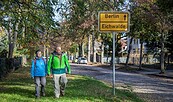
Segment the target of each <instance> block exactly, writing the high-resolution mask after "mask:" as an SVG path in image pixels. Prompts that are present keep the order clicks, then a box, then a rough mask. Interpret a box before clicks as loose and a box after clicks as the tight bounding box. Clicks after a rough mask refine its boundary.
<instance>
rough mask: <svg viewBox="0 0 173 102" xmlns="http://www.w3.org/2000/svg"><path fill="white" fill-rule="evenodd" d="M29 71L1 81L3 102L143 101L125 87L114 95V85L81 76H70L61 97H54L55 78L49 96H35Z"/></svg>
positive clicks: (49, 79)
mask: <svg viewBox="0 0 173 102" xmlns="http://www.w3.org/2000/svg"><path fill="white" fill-rule="evenodd" d="M29 70H30V69H29V68H20V69H18V70H17V71H15V72H14V73H11V74H10V75H9V76H8V77H6V78H4V79H3V80H1V81H0V100H1V102H35V101H36V102H143V101H142V100H141V99H139V98H138V97H137V96H136V95H135V94H133V93H131V92H129V91H125V90H116V95H115V96H113V95H112V94H111V90H112V88H111V87H110V86H108V85H106V84H105V83H102V82H100V81H97V80H95V79H92V78H90V77H84V76H78V75H68V84H67V88H66V94H65V96H63V97H60V98H59V99H55V98H54V89H53V80H52V79H51V78H47V85H46V96H45V97H41V98H40V99H35V96H34V92H35V85H34V82H33V80H32V79H31V78H30V74H29Z"/></svg>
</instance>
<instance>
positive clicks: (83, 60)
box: [77, 57, 88, 64]
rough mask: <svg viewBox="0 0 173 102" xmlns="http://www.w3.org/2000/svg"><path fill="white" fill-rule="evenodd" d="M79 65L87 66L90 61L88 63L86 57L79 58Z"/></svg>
mask: <svg viewBox="0 0 173 102" xmlns="http://www.w3.org/2000/svg"><path fill="white" fill-rule="evenodd" d="M77 63H78V64H87V63H88V61H87V59H86V58H84V57H80V58H78V61H77Z"/></svg>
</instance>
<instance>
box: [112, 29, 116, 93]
mask: <svg viewBox="0 0 173 102" xmlns="http://www.w3.org/2000/svg"><path fill="white" fill-rule="evenodd" d="M115 35H116V33H115V32H113V57H112V58H113V61H112V65H113V68H112V70H113V74H112V77H113V78H112V83H113V95H115V40H116V38H115Z"/></svg>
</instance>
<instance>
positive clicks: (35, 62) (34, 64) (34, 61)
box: [34, 57, 46, 66]
mask: <svg viewBox="0 0 173 102" xmlns="http://www.w3.org/2000/svg"><path fill="white" fill-rule="evenodd" d="M42 60H43V61H44V64H46V61H45V59H44V58H43V57H42ZM34 66H36V58H34Z"/></svg>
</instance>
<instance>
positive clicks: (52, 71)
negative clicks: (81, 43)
mask: <svg viewBox="0 0 173 102" xmlns="http://www.w3.org/2000/svg"><path fill="white" fill-rule="evenodd" d="M35 54H36V58H35V59H34V60H33V61H32V66H31V77H32V78H33V79H34V82H35V96H36V98H40V95H41V96H45V86H46V76H47V75H48V76H50V77H51V76H52V75H53V81H54V93H55V98H59V97H60V96H64V94H65V87H66V84H67V77H66V73H69V74H70V73H71V70H70V65H69V62H68V58H67V55H66V54H64V53H62V52H61V47H60V46H57V47H56V48H55V51H54V52H53V53H52V54H51V55H50V56H49V57H50V58H49V60H48V63H47V64H46V61H45V59H44V58H43V57H42V53H41V50H37V51H36V53H35ZM66 69H67V71H66Z"/></svg>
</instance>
